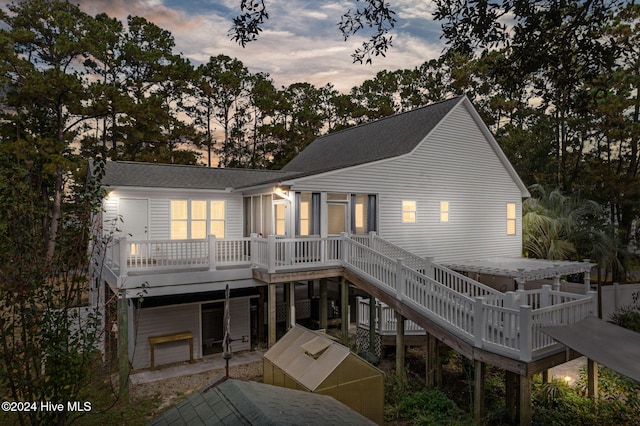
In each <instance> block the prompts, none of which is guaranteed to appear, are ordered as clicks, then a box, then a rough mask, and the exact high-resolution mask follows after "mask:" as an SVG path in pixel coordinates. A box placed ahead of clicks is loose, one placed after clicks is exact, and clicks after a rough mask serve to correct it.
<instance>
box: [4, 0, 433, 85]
mask: <svg viewBox="0 0 640 426" xmlns="http://www.w3.org/2000/svg"><path fill="white" fill-rule="evenodd" d="M72 1H73V0H72ZM73 2H74V3H77V4H79V5H80V7H81V9H83V10H84V11H85V12H87V13H89V14H91V15H92V16H95V15H96V14H97V13H100V12H106V13H107V14H108V15H109V16H112V17H115V18H118V19H120V20H121V21H123V22H126V17H127V15H137V16H143V17H144V18H146V19H148V20H149V21H152V22H153V23H155V24H156V25H158V26H160V27H161V28H164V29H166V30H169V31H171V33H172V34H173V36H174V37H175V40H176V51H177V52H181V53H182V54H183V55H184V56H185V57H186V58H188V59H189V60H191V62H192V63H193V64H194V65H199V64H200V63H203V62H207V61H208V59H209V57H211V56H216V55H219V54H225V55H228V56H231V57H236V58H238V59H240V60H241V61H242V62H243V63H244V64H245V66H247V67H248V68H249V71H251V72H252V73H256V72H267V73H269V75H270V76H271V78H272V79H273V80H274V82H275V84H276V87H280V86H283V85H289V84H291V83H295V82H309V83H312V84H314V85H316V86H318V87H320V86H324V85H325V84H327V83H333V85H334V86H335V87H336V89H338V90H340V91H343V92H348V91H349V90H350V89H351V88H352V87H353V86H356V85H359V84H361V83H362V82H363V81H364V80H366V79H368V78H373V77H374V76H375V74H376V73H377V72H378V71H380V70H383V69H386V70H389V71H391V70H396V69H404V68H412V67H415V66H418V65H420V64H422V63H423V62H425V61H427V60H430V59H434V58H437V57H438V56H440V53H441V51H442V48H443V43H442V41H441V40H440V24H439V23H438V22H435V21H434V20H433V18H432V16H431V12H432V10H433V7H432V5H431V2H430V1H415V0H390V3H391V6H392V8H393V9H394V10H395V11H396V18H397V22H396V26H395V28H394V30H393V34H392V35H393V47H392V48H391V50H390V51H389V53H388V54H387V57H386V58H383V57H376V58H374V60H373V65H360V64H353V63H352V58H351V54H352V53H353V52H354V51H355V49H357V48H358V47H360V46H361V44H362V41H363V40H364V39H366V38H368V36H366V35H362V36H359V37H355V38H352V39H349V41H347V42H344V40H343V38H342V35H341V33H340V31H339V30H338V27H337V23H338V22H339V21H340V18H341V16H342V14H344V13H345V12H346V11H347V10H349V8H354V7H355V4H356V1H355V0H349V1H341V0H327V1H319V0H266V2H265V3H266V5H267V10H268V12H269V15H270V19H269V20H268V22H267V23H266V24H265V25H264V26H263V32H262V33H261V36H260V38H259V40H258V41H255V42H253V43H250V44H249V45H247V47H246V48H244V49H243V48H242V47H241V46H239V45H238V44H236V43H235V42H233V41H231V40H230V39H229V37H228V35H227V33H228V31H229V29H230V28H231V25H232V18H233V17H235V16H237V15H238V14H239V4H240V0H76V1H73ZM6 3H7V1H6V0H0V4H2V5H4V4H6Z"/></svg>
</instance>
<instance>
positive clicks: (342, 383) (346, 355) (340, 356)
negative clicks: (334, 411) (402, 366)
mask: <svg viewBox="0 0 640 426" xmlns="http://www.w3.org/2000/svg"><path fill="white" fill-rule="evenodd" d="M263 365H264V383H268V384H271V385H276V386H281V387H285V388H290V389H298V390H305V391H308V392H314V393H318V394H322V395H329V396H331V397H333V398H335V399H337V400H338V401H340V402H342V403H343V404H345V405H346V406H348V407H350V408H351V409H353V410H355V411H357V412H359V413H360V414H362V415H363V416H365V417H367V418H369V419H370V420H373V421H374V422H376V423H378V424H382V423H383V421H384V410H383V408H384V373H383V372H382V371H381V370H379V369H378V368H376V367H374V366H373V365H371V364H369V363H368V362H366V361H365V360H363V359H362V358H360V357H359V356H357V355H356V354H354V353H351V351H350V350H349V349H348V348H346V347H345V346H342V345H341V344H339V343H337V342H335V341H333V340H332V339H331V338H329V337H328V336H327V335H326V334H323V333H320V332H314V331H311V330H308V329H306V328H304V327H302V326H300V325H296V326H295V327H293V328H292V329H291V330H289V332H287V334H285V335H284V336H283V337H282V338H281V339H280V340H279V341H278V342H277V343H276V344H275V345H273V347H272V348H271V349H269V350H268V351H267V352H266V353H265V354H264V358H263Z"/></svg>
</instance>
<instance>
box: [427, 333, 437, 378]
mask: <svg viewBox="0 0 640 426" xmlns="http://www.w3.org/2000/svg"><path fill="white" fill-rule="evenodd" d="M437 342H438V341H437V340H436V338H435V337H433V336H432V335H431V334H429V333H427V348H426V351H425V370H426V376H427V377H426V381H425V385H426V386H427V389H431V388H433V387H434V386H435V385H436V369H437V365H438V364H439V363H440V360H439V359H438V351H437V346H436V345H437Z"/></svg>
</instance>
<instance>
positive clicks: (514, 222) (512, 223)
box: [505, 203, 518, 237]
mask: <svg viewBox="0 0 640 426" xmlns="http://www.w3.org/2000/svg"><path fill="white" fill-rule="evenodd" d="M511 207H512V209H511ZM510 210H512V211H510ZM505 213H506V218H507V229H506V231H507V235H508V236H510V237H511V236H514V235H517V234H518V205H517V204H516V203H507V209H506V212H505ZM510 213H513V217H511V215H510Z"/></svg>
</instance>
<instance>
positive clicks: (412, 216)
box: [401, 200, 418, 223]
mask: <svg viewBox="0 0 640 426" xmlns="http://www.w3.org/2000/svg"><path fill="white" fill-rule="evenodd" d="M401 207H402V214H401V220H402V223H416V222H418V202H417V201H416V200H402V202H401ZM412 207H413V208H412Z"/></svg>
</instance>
